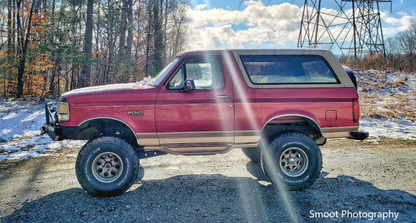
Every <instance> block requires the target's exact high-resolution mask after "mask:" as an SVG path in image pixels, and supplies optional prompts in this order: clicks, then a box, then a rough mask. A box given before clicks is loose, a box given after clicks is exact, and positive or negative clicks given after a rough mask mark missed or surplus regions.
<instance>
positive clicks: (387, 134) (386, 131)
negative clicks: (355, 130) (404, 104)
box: [360, 117, 416, 140]
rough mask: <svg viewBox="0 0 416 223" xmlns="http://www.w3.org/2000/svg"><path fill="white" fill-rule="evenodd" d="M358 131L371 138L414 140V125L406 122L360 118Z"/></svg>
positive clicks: (415, 132) (415, 136)
mask: <svg viewBox="0 0 416 223" xmlns="http://www.w3.org/2000/svg"><path fill="white" fill-rule="evenodd" d="M360 131H365V132H368V133H370V137H371V138H393V139H406V140H416V123H412V122H411V121H407V120H389V119H384V118H382V119H376V118H369V117H362V118H361V120H360Z"/></svg>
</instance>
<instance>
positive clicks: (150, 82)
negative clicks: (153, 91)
mask: <svg viewBox="0 0 416 223" xmlns="http://www.w3.org/2000/svg"><path fill="white" fill-rule="evenodd" d="M155 81H156V79H155V78H152V77H151V76H148V77H145V78H144V79H143V80H141V81H138V82H136V83H135V84H134V85H133V89H144V88H151V87H153V86H154V84H155Z"/></svg>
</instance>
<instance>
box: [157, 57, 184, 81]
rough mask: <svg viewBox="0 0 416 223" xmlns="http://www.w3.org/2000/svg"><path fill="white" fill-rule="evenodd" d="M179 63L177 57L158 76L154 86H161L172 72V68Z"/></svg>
mask: <svg viewBox="0 0 416 223" xmlns="http://www.w3.org/2000/svg"><path fill="white" fill-rule="evenodd" d="M178 61H179V57H177V58H176V59H175V60H173V61H172V62H171V63H170V64H169V65H167V66H166V67H165V68H163V70H162V71H160V72H159V73H158V74H157V75H156V77H155V82H154V84H153V86H155V87H156V86H159V84H160V83H161V82H162V81H163V79H165V77H166V75H168V73H169V71H170V70H172V68H173V67H174V66H175V65H176V64H177V63H178Z"/></svg>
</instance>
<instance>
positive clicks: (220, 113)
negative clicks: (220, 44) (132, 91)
mask: <svg viewBox="0 0 416 223" xmlns="http://www.w3.org/2000/svg"><path fill="white" fill-rule="evenodd" d="M223 67H224V66H223V61H222V58H221V57H219V56H199V57H198V56H196V57H189V58H186V59H185V60H184V61H182V64H181V66H180V68H178V70H176V72H175V74H174V75H173V76H172V77H170V79H169V81H168V82H167V84H165V86H162V88H161V89H160V90H159V93H158V95H157V99H156V108H155V110H156V114H155V118H156V129H157V132H158V137H159V142H160V144H161V145H173V144H188V145H191V144H193V145H197V144H199V143H204V144H207V143H212V144H224V145H225V144H228V143H233V142H234V104H233V89H232V82H231V80H230V78H229V76H228V75H224V69H223ZM186 79H192V80H193V81H194V82H195V89H194V90H193V91H192V92H190V93H186V92H184V91H183V84H184V81H185V80H186Z"/></svg>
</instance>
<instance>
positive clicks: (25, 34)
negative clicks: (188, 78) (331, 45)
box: [0, 0, 416, 99]
mask: <svg viewBox="0 0 416 223" xmlns="http://www.w3.org/2000/svg"><path fill="white" fill-rule="evenodd" d="M189 4H190V3H189V1H188V0H95V1H94V0H0V18H1V19H0V97H3V98H29V99H30V98H40V99H44V98H47V97H57V96H59V95H60V94H62V93H63V92H66V91H69V90H72V89H75V88H80V87H86V86H94V85H102V84H111V83H124V82H134V81H138V80H141V79H143V78H144V77H147V76H154V75H155V74H156V73H157V72H158V71H159V70H161V69H162V68H163V66H164V65H165V64H166V63H169V62H170V61H171V60H172V58H173V57H174V56H175V55H176V54H177V53H178V52H180V51H182V50H192V49H188V48H187V47H186V46H187V41H189V38H191V37H189V36H188V35H187V33H188V31H189V30H188V25H189V24H190V22H191V21H190V18H188V17H187V10H188V9H189V7H190V6H189ZM385 46H386V56H385V57H384V55H366V56H363V57H362V58H359V59H354V58H352V57H345V56H340V61H341V62H342V63H343V64H346V65H348V66H350V67H352V68H354V69H369V68H374V69H378V70H396V71H399V70H400V71H404V72H410V73H412V72H414V71H415V70H416V21H414V22H413V25H412V26H411V27H410V28H409V29H408V30H405V31H403V32H400V33H397V34H396V35H394V36H393V37H390V38H387V39H386V41H385ZM284 47H285V46H282V48H284Z"/></svg>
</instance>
